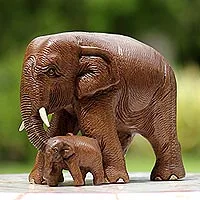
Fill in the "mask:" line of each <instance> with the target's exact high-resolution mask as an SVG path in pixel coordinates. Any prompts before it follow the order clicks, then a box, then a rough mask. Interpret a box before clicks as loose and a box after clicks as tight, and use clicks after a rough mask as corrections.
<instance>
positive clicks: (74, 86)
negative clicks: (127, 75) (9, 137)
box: [20, 34, 119, 151]
mask: <svg viewBox="0 0 200 200" xmlns="http://www.w3.org/2000/svg"><path fill="white" fill-rule="evenodd" d="M87 58H88V59H89V60H90V58H91V60H92V59H94V58H95V59H97V60H99V62H98V63H95V61H94V63H93V64H91V63H90V61H88V60H87ZM118 82H119V75H118V72H117V70H116V67H115V60H114V59H113V56H112V54H111V53H110V52H108V51H107V50H105V49H102V48H98V47H95V46H83V45H82V46H81V45H80V44H79V42H78V39H76V38H75V37H72V36H70V35H67V34H66V35H63V34H59V35H52V36H42V37H38V38H36V39H34V40H33V41H32V42H31V43H30V44H29V45H28V47H27V50H26V53H25V57H24V62H23V71H22V78H21V89H20V103H21V113H22V120H23V126H22V127H21V130H22V129H23V128H25V129H26V131H27V135H28V138H29V140H30V142H31V143H32V144H33V145H34V146H35V147H36V148H37V149H38V150H42V151H44V149H45V145H46V143H47V140H48V139H49V138H50V136H49V135H48V133H47V132H46V131H45V130H44V129H43V122H44V123H45V124H46V126H47V127H49V126H50V125H51V124H49V122H48V118H47V115H48V114H52V113H56V112H58V111H59V110H61V109H64V108H66V107H67V106H69V105H72V103H73V102H74V101H79V100H81V99H82V98H84V97H88V96H92V95H95V94H96V93H98V92H99V91H102V90H106V89H108V88H110V87H111V86H113V85H116V84H117V83H118ZM50 130H51V127H50V128H49V131H50Z"/></svg>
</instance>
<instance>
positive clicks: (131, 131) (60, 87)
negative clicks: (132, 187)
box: [21, 32, 185, 183]
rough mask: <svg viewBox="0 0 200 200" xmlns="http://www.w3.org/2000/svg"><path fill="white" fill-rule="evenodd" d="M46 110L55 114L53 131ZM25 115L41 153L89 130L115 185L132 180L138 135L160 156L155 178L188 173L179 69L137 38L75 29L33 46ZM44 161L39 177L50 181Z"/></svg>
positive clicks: (25, 77)
mask: <svg viewBox="0 0 200 200" xmlns="http://www.w3.org/2000/svg"><path fill="white" fill-rule="evenodd" d="M41 107H44V108H45V109H46V111H47V114H51V113H54V115H53V117H52V121H51V122H50V127H49V128H48V130H47V131H45V130H44V129H43V122H42V120H41V119H40V116H39V109H40V108H41ZM21 113H22V119H23V121H24V125H25V129H26V131H27V134H28V138H29V140H30V141H31V142H32V143H33V145H34V146H35V147H36V148H37V149H38V150H41V151H44V150H45V146H46V143H47V141H48V139H49V138H50V137H53V136H56V135H65V134H66V133H67V132H73V133H74V134H76V133H77V132H78V130H81V132H82V134H83V135H85V136H88V137H92V138H95V139H96V140H97V141H98V143H99V145H100V148H101V151H102V156H103V166H104V170H105V174H106V177H107V179H108V180H109V182H111V183H112V182H116V181H117V180H118V179H119V178H122V179H123V180H124V181H125V182H127V181H128V173H127V171H126V167H125V161H124V154H125V153H126V151H127V149H128V146H129V145H130V143H131V141H132V139H133V137H134V135H135V134H136V133H139V134H141V135H142V136H144V137H145V138H146V139H147V140H148V141H149V142H150V143H151V145H152V147H153V150H154V152H155V155H156V163H155V166H154V168H153V170H152V173H151V180H172V179H179V178H182V177H184V176H185V171H184V167H183V163H182V158H181V148H180V145H179V142H178V139H177V132H176V80H175V77H174V73H173V70H172V69H171V67H170V65H169V64H168V62H167V61H166V60H165V58H164V57H163V56H162V55H160V53H158V52H157V51H156V50H154V49H153V48H151V47H149V46H147V45H145V44H143V43H141V42H139V41H137V40H134V39H132V38H130V37H126V36H121V35H115V34H104V33H86V32H68V33H61V34H54V35H47V36H42V37H38V38H36V39H34V40H33V41H31V42H30V44H29V45H28V47H27V50H26V53H25V58H24V64H23V73H22V79H21ZM47 125H48V124H47ZM121 147H122V148H121ZM40 154H41V155H42V153H40ZM41 157H42V156H41ZM42 160H43V158H41V159H39V160H36V164H35V168H34V171H33V172H32V173H31V174H30V179H31V180H35V179H37V180H42V178H41V176H42V175H41V174H43V171H44V170H42V173H41V168H42V166H43V165H44V162H43V161H42ZM37 166H39V167H38V168H37ZM38 177H40V178H38Z"/></svg>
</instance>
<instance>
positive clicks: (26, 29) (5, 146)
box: [0, 0, 200, 173]
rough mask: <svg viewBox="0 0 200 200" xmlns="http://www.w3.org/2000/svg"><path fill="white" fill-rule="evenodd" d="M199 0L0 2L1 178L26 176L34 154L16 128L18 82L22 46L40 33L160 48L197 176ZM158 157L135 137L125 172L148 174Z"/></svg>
mask: <svg viewBox="0 0 200 200" xmlns="http://www.w3.org/2000/svg"><path fill="white" fill-rule="evenodd" d="M199 8H200V1H199V0H176V1H174V0H148V1H147V0H123V1H122V0H15V1H12V0H6V1H5V0H0V33H1V37H0V108H1V114H0V136H1V139H0V173H16V172H28V171H30V169H31V166H32V165H33V161H34V156H35V154H36V150H35V149H34V148H33V146H32V145H31V144H30V143H29V142H28V140H27V137H26V133H25V132H22V133H19V132H18V127H19V125H20V123H21V116H20V109H19V84H20V76H21V66H22V60H23V55H24V52H25V48H26V46H27V44H28V43H29V42H30V40H32V39H33V38H34V37H37V36H39V35H45V34H51V33H57V32H64V31H74V30H82V31H98V32H109V33H118V34H123V35H128V36H131V37H134V38H136V39H138V40H140V41H142V42H144V43H147V44H149V45H151V46H152V47H154V48H155V49H157V50H159V51H160V52H161V53H162V54H163V55H164V56H165V57H166V58H167V59H168V61H169V62H170V63H171V65H172V66H173V68H174V70H175V72H176V77H177V82H178V116H177V118H178V136H179V139H180V142H181V145H182V152H183V158H184V163H185V166H186V170H187V171H193V172H195V171H200V159H199V158H200V121H199V116H200V106H199V104H200V89H199V85H200V71H199V69H200V68H199V66H200V55H199V53H200V12H199ZM154 162H155V157H154V154H153V152H152V148H151V147H150V145H149V144H148V143H147V142H146V141H145V140H144V139H143V138H141V137H139V136H137V137H136V138H135V139H134V142H133V144H132V146H131V148H130V150H129V152H128V155H127V166H128V169H129V171H150V170H151V168H152V167H153V164H154Z"/></svg>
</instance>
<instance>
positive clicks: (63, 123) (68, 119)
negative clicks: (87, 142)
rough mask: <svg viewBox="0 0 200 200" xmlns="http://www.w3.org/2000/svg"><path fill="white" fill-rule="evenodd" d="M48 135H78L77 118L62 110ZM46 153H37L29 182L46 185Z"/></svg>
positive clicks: (52, 122)
mask: <svg viewBox="0 0 200 200" xmlns="http://www.w3.org/2000/svg"><path fill="white" fill-rule="evenodd" d="M47 132H48V134H49V135H50V136H51V137H54V136H57V135H66V133H68V132H71V133H74V134H76V133H77V132H78V127H77V119H76V117H75V116H73V115H71V114H70V113H69V112H67V111H65V110H61V111H59V112H57V113H55V114H54V115H53V117H52V120H51V126H50V128H49V129H48V130H47ZM44 164H45V163H44V153H42V152H41V151H39V152H38V153H37V156H36V159H35V164H34V167H33V169H32V170H31V172H30V174H29V182H30V183H36V184H43V183H45V181H44V178H43V175H44V170H45V169H44ZM63 180H64V178H63V174H62V172H61V174H60V178H59V182H63Z"/></svg>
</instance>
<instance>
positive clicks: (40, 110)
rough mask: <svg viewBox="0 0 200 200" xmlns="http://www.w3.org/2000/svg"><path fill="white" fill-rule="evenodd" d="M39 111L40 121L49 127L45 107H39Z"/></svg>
mask: <svg viewBox="0 0 200 200" xmlns="http://www.w3.org/2000/svg"><path fill="white" fill-rule="evenodd" d="M39 113H40V117H41V119H42V121H43V122H44V124H45V125H46V126H47V127H50V124H49V120H48V117H47V113H46V110H45V108H44V107H42V108H40V109H39Z"/></svg>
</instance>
